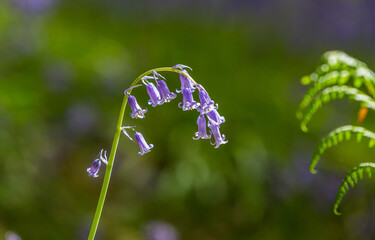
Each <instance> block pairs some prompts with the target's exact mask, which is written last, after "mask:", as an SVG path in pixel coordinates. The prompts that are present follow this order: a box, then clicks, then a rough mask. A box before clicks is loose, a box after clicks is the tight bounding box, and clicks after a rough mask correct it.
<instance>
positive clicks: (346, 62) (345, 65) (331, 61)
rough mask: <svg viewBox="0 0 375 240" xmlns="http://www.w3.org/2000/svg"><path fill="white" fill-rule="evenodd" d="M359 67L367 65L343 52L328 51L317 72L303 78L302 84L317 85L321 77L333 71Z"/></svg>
mask: <svg viewBox="0 0 375 240" xmlns="http://www.w3.org/2000/svg"><path fill="white" fill-rule="evenodd" d="M358 67H365V68H367V65H366V64H365V63H364V62H362V61H360V60H358V59H356V58H354V57H351V56H349V55H348V54H346V53H344V52H342V51H337V50H335V51H328V52H326V53H324V54H323V56H322V58H321V61H320V64H319V66H318V67H317V68H316V70H315V72H314V73H312V74H311V75H309V76H305V77H303V78H302V80H301V82H302V84H304V85H308V84H311V83H315V82H316V81H318V79H319V77H320V76H322V75H325V74H327V73H330V72H332V71H340V70H348V71H349V70H353V69H356V68H358Z"/></svg>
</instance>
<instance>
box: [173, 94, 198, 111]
mask: <svg viewBox="0 0 375 240" xmlns="http://www.w3.org/2000/svg"><path fill="white" fill-rule="evenodd" d="M178 107H179V108H182V110H183V111H186V110H192V109H196V108H197V107H199V103H197V102H196V101H194V99H193V94H192V92H191V89H190V88H184V89H183V90H182V102H180V103H179V104H178Z"/></svg>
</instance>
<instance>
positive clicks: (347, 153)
mask: <svg viewBox="0 0 375 240" xmlns="http://www.w3.org/2000/svg"><path fill="white" fill-rule="evenodd" d="M374 10H375V3H374V2H373V1H371V0H351V1H349V0H346V1H345V0H328V1H326V0H318V1H316V0H309V1H300V0H292V1H282V0H251V1H245V0H236V1H225V0H211V1H198V0H192V1H187V0H178V1H172V0H162V1H152V0H148V1H122V0H108V1H99V0H91V1H89V0H86V1H73V0H71V1H63V0H2V1H0V151H1V158H0V239H2V238H3V236H5V235H6V234H7V236H8V240H16V239H17V237H15V235H12V234H11V233H12V232H14V233H17V234H18V235H19V236H20V237H21V238H22V239H24V240H25V239H26V240H27V239H31V240H32V239H38V240H40V239H56V240H59V239H86V238H87V235H88V232H89V228H90V226H91V222H92V219H93V216H94V212H95V208H96V203H97V200H98V197H99V193H100V188H101V183H102V178H103V175H104V169H101V172H100V177H99V178H95V179H93V178H90V177H88V176H87V173H86V168H87V167H89V166H90V165H91V163H92V161H93V160H94V159H95V158H96V156H97V153H98V152H99V150H100V149H101V148H105V149H110V146H111V143H112V139H113V134H114V131H115V126H116V122H117V117H118V114H119V109H120V106H121V101H122V98H123V90H124V89H126V88H127V87H128V86H129V85H130V83H131V82H132V81H133V80H134V79H135V78H136V77H137V76H138V75H140V74H141V73H143V72H145V71H146V70H149V69H152V68H155V67H161V66H173V65H175V64H177V63H180V64H185V65H188V66H190V67H192V68H193V69H194V71H193V72H192V73H191V75H192V77H193V78H194V79H195V80H196V81H198V82H199V83H201V84H203V85H204V86H205V88H206V89H207V90H208V91H209V93H210V95H211V97H212V98H213V99H214V100H215V101H216V102H218V103H219V106H220V107H219V112H220V114H222V115H223V116H225V118H226V122H225V123H224V124H223V125H222V127H221V131H222V133H223V134H225V135H226V137H227V139H228V140H229V142H228V144H226V145H223V146H221V147H220V148H219V149H214V148H213V147H212V146H211V145H210V144H209V141H207V140H200V141H194V140H192V137H193V134H194V133H195V132H196V130H197V126H196V123H195V122H196V118H197V112H195V111H194V112H182V111H181V110H180V109H179V108H178V107H177V104H178V102H180V101H181V96H179V97H178V98H177V99H176V100H174V101H172V102H171V103H169V104H164V105H162V106H158V107H157V108H152V107H150V106H148V107H147V108H148V109H149V111H148V113H147V114H146V119H141V120H134V119H131V118H130V116H129V115H128V113H127V114H126V118H125V124H126V125H137V129H139V131H141V132H142V133H143V134H144V136H145V137H146V139H147V141H148V142H149V143H153V144H154V145H155V147H154V149H153V150H152V152H151V153H149V154H147V155H144V156H138V155H137V152H138V147H137V146H136V145H135V144H133V143H132V142H131V141H129V140H128V139H126V138H125V137H124V136H122V138H121V139H120V143H119V148H118V154H117V157H116V161H115V166H114V171H113V175H112V180H111V184H110V187H109V192H108V195H107V200H106V204H105V206H104V210H103V214H102V218H101V222H100V226H99V230H98V234H97V238H96V239H98V240H100V239H114V240H139V239H146V240H177V239H181V240H182V239H200V240H221V239H234V240H237V239H238V240H242V239H244V240H245V239H275V240H277V239H306V240H308V239H374V238H375V232H374V227H373V226H374V224H375V217H374V216H375V200H374V199H375V198H374V197H375V190H374V188H373V186H374V184H372V183H371V180H369V181H364V182H363V183H362V184H360V185H359V186H358V187H357V188H356V189H354V190H351V191H350V193H349V194H348V195H347V196H346V197H345V199H344V201H343V203H342V205H341V207H342V212H343V215H342V216H340V217H338V216H334V215H333V212H332V207H333V200H334V197H335V194H336V190H337V188H338V186H339V184H340V181H341V178H342V177H343V176H344V174H345V173H346V171H347V170H349V169H350V168H352V167H354V166H356V165H357V164H358V163H359V162H361V161H371V160H372V159H373V156H374V151H373V150H368V149H367V148H366V144H362V145H361V144H356V143H354V142H349V143H345V144H342V145H340V146H338V147H335V148H333V149H332V150H330V151H328V152H327V154H325V155H324V157H323V159H322V161H321V163H320V164H319V166H318V169H319V170H320V171H319V173H318V174H317V175H312V174H310V172H309V171H308V164H309V161H310V157H311V155H312V152H313V150H314V148H315V146H316V145H317V144H318V141H319V140H320V138H321V137H323V136H324V135H326V134H327V133H328V132H329V131H330V130H331V129H333V128H334V127H337V126H339V125H343V124H354V123H355V122H356V114H357V111H358V107H359V106H357V105H356V104H355V103H350V102H349V101H346V100H342V101H336V102H333V103H331V104H329V105H327V106H325V107H324V108H323V109H322V110H320V111H319V112H318V114H317V115H316V116H315V117H314V118H313V119H312V122H311V124H310V132H309V133H308V134H303V133H302V132H301V131H300V129H299V123H298V121H297V120H296V118H295V110H296V107H297V105H298V102H299V100H300V99H301V97H302V95H303V94H304V93H305V91H306V90H307V88H306V87H304V86H301V85H300V82H299V79H300V77H301V76H303V75H305V74H309V73H310V72H312V71H313V70H314V69H315V66H316V65H317V63H318V61H319V57H320V55H321V54H322V53H323V52H325V51H327V50H332V49H340V50H343V51H346V52H347V53H349V54H350V55H353V56H355V57H357V58H359V59H361V60H363V61H365V62H366V63H368V65H369V66H370V67H371V66H373V67H375V55H374V50H375V45H374V41H375V17H374V16H375V15H374V14H373V13H374ZM164 76H165V77H166V78H167V79H168V84H169V87H170V89H176V88H179V85H180V83H179V80H178V75H176V74H173V73H166V74H164ZM134 93H135V94H136V96H137V98H138V100H139V102H140V104H141V106H142V107H145V106H146V105H147V104H146V101H147V96H146V93H145V91H142V90H141V89H137V90H136V91H135V92H134ZM374 122H375V115H374V114H373V113H371V112H370V113H369V116H368V118H367V119H366V122H365V123H364V126H366V127H368V128H370V129H373V130H375V128H374V127H373V125H372V123H374ZM10 231H12V232H10ZM11 235H12V236H11Z"/></svg>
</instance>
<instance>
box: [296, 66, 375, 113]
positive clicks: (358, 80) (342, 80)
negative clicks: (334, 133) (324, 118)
mask: <svg viewBox="0 0 375 240" xmlns="http://www.w3.org/2000/svg"><path fill="white" fill-rule="evenodd" d="M350 79H353V86H354V87H355V88H360V87H361V86H362V84H364V85H365V87H366V89H367V91H368V92H369V93H370V94H371V95H372V96H373V97H374V96H375V73H374V72H372V71H371V70H370V69H368V68H365V67H359V68H358V69H356V70H355V71H353V70H352V71H348V70H342V71H332V72H329V73H327V74H325V75H323V76H321V77H319V78H318V79H317V81H315V84H314V85H313V86H312V87H311V88H310V89H309V90H308V91H307V93H306V94H305V95H304V96H303V98H302V100H301V103H300V104H299V106H298V110H297V118H298V119H301V118H302V115H303V113H302V111H303V109H304V108H306V107H307V106H308V105H309V104H310V102H311V101H312V99H313V98H314V96H315V95H316V94H317V93H318V92H320V91H321V90H322V89H324V88H326V87H329V86H333V85H339V86H341V85H344V84H346V83H347V82H348V81H349V80H350Z"/></svg>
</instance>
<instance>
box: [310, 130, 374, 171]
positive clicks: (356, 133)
mask: <svg viewBox="0 0 375 240" xmlns="http://www.w3.org/2000/svg"><path fill="white" fill-rule="evenodd" d="M353 137H356V139H357V142H361V141H362V140H363V137H366V138H369V139H370V141H369V143H368V146H369V147H370V148H372V147H374V146H375V133H374V132H371V131H369V130H367V129H365V128H363V127H358V126H352V125H347V126H342V127H339V128H336V129H335V130H333V131H332V132H330V133H329V134H328V135H327V136H326V137H325V138H323V139H322V141H320V144H319V145H318V147H317V148H316V149H315V151H314V154H313V156H312V159H311V163H310V171H311V173H314V174H315V173H317V171H316V170H315V166H316V165H317V164H318V162H319V159H320V157H321V156H322V155H323V154H324V152H325V151H326V150H327V149H328V148H331V147H333V146H335V145H337V144H339V143H341V142H343V141H349V140H350V139H352V138H353Z"/></svg>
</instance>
